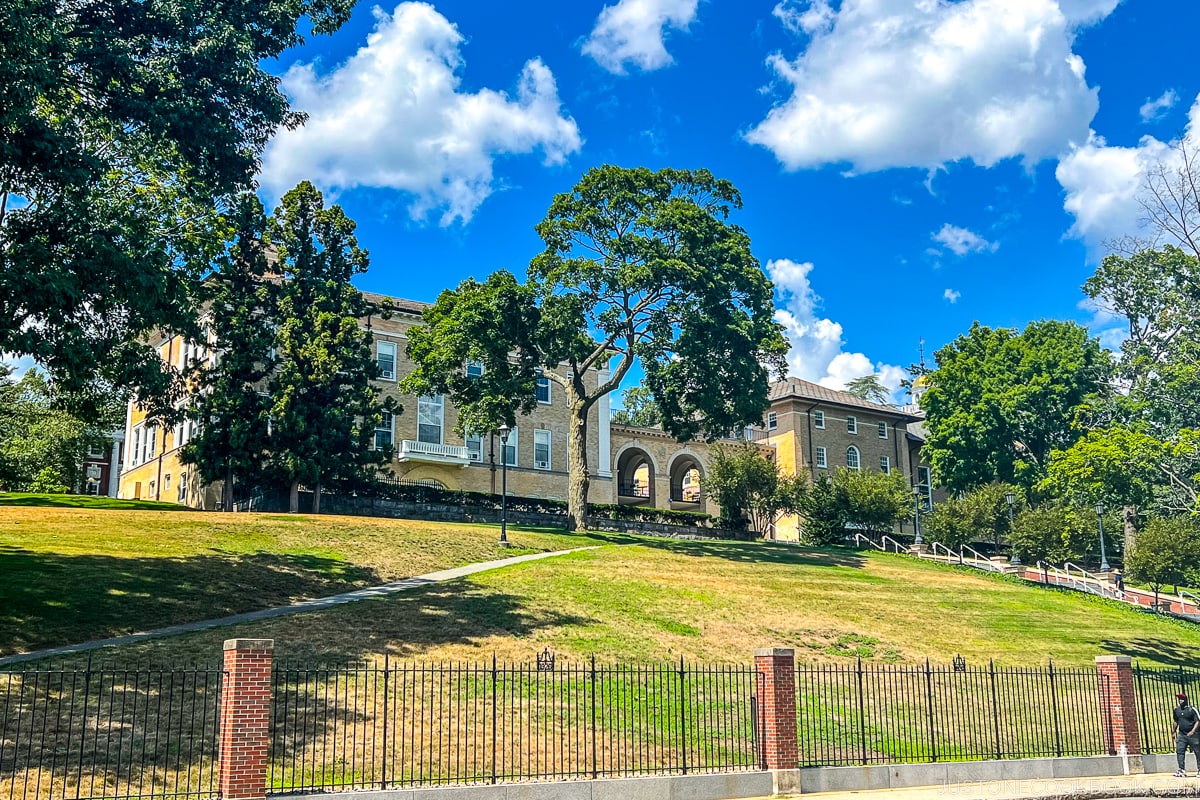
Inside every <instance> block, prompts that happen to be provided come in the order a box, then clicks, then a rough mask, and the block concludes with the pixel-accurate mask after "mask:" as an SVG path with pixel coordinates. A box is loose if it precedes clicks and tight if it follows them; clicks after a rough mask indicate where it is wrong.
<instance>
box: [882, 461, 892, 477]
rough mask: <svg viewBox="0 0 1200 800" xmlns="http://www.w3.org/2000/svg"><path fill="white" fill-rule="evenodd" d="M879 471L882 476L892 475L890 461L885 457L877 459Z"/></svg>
mask: <svg viewBox="0 0 1200 800" xmlns="http://www.w3.org/2000/svg"><path fill="white" fill-rule="evenodd" d="M879 471H880V472H882V473H883V474H884V475H891V474H892V460H891V459H890V458H888V457H887V456H880V457H879Z"/></svg>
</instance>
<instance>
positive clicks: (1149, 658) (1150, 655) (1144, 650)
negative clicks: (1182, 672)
mask: <svg viewBox="0 0 1200 800" xmlns="http://www.w3.org/2000/svg"><path fill="white" fill-rule="evenodd" d="M1100 646H1101V647H1102V648H1103V650H1104V652H1105V653H1114V654H1116V655H1121V656H1131V657H1132V658H1133V659H1134V660H1135V661H1142V662H1146V663H1147V664H1148V665H1154V664H1159V665H1169V666H1173V667H1192V666H1195V664H1196V648H1195V647H1194V646H1191V645H1187V644H1181V643H1179V642H1177V641H1172V640H1171V639H1167V638H1158V637H1154V638H1150V637H1146V636H1139V637H1137V638H1135V639H1125V640H1117V639H1103V640H1101V642H1100Z"/></svg>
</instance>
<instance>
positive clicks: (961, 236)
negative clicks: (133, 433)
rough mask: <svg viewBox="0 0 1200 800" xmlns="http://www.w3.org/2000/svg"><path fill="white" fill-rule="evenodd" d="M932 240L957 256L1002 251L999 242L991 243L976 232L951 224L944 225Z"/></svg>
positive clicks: (934, 233)
mask: <svg viewBox="0 0 1200 800" xmlns="http://www.w3.org/2000/svg"><path fill="white" fill-rule="evenodd" d="M930 238H931V239H933V240H934V241H935V242H937V243H938V244H940V245H941V246H942V247H944V248H946V249H947V250H949V251H950V252H952V253H954V255H956V256H965V255H966V254H967V253H982V252H984V251H988V252H992V253H994V252H996V251H997V250H999V249H1000V243H999V242H989V241H988V240H987V239H984V238H983V237H982V236H980V235H979V234H977V233H975V232H974V231H970V230H967V229H966V228H960V227H958V226H957V225H951V224H950V223H949V222H947V223H945V224H944V225H942V227H941V229H940V230H937V231H934V232H933V234H931V235H930ZM935 252H937V251H935Z"/></svg>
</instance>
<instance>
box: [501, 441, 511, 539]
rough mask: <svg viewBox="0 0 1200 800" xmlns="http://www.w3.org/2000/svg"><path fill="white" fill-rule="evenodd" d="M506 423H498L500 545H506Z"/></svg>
mask: <svg viewBox="0 0 1200 800" xmlns="http://www.w3.org/2000/svg"><path fill="white" fill-rule="evenodd" d="M508 433H509V427H508V423H503V422H502V423H500V546H501V547H508Z"/></svg>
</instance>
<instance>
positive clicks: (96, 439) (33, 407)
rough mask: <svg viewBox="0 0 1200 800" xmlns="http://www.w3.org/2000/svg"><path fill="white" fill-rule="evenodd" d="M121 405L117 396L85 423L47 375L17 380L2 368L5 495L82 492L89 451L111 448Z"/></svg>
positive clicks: (0, 466)
mask: <svg viewBox="0 0 1200 800" xmlns="http://www.w3.org/2000/svg"><path fill="white" fill-rule="evenodd" d="M120 399H121V398H120V396H119V395H114V396H112V399H111V400H110V401H108V402H106V403H104V404H103V405H102V406H101V407H100V409H99V413H98V414H96V415H94V416H91V417H90V418H89V419H87V420H84V419H82V418H81V417H79V416H78V415H77V414H75V413H73V411H72V406H73V402H72V400H71V399H70V398H64V397H63V396H62V394H61V393H60V392H59V391H58V389H57V387H56V386H54V385H53V384H52V383H51V382H50V381H48V380H47V378H46V375H45V374H43V373H42V372H40V371H38V370H29V371H28V372H26V373H25V374H24V375H23V376H22V377H21V378H20V380H14V379H13V377H12V370H11V369H10V368H9V367H7V366H3V365H0V489H3V490H9V491H29V490H34V491H38V490H39V489H38V486H39V485H41V486H42V487H43V488H44V487H47V486H61V487H67V488H77V487H80V486H81V484H82V477H83V476H82V471H81V470H82V466H83V456H84V453H85V452H86V450H87V448H88V447H89V446H90V445H107V443H108V440H107V436H108V434H109V432H110V431H111V430H112V429H113V428H115V427H116V426H117V424H118V421H119V420H120V419H122V418H123V417H124V408H123V405H124V404H123V403H121V402H120Z"/></svg>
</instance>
